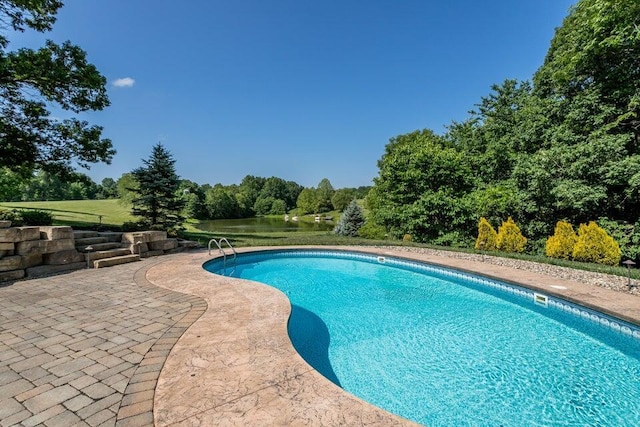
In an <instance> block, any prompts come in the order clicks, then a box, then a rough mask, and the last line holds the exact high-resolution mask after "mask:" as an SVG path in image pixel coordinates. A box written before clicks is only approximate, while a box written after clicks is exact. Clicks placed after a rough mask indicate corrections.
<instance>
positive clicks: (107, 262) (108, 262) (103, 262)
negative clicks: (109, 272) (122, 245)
mask: <svg viewBox="0 0 640 427" xmlns="http://www.w3.org/2000/svg"><path fill="white" fill-rule="evenodd" d="M135 261H140V255H137V254H136V255H122V256H116V257H112V258H104V259H97V260H95V261H93V267H94V268H102V267H111V266H113V265H119V264H126V263H128V262H135Z"/></svg>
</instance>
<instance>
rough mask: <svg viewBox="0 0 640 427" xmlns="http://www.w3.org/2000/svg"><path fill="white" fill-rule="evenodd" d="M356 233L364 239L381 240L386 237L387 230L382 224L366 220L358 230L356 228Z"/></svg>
mask: <svg viewBox="0 0 640 427" xmlns="http://www.w3.org/2000/svg"><path fill="white" fill-rule="evenodd" d="M358 235H359V236H360V237H364V238H365V239H372V240H383V239H386V237H387V231H386V230H385V229H384V227H383V226H381V225H378V224H376V223H375V222H373V221H370V220H367V221H365V223H364V225H363V226H362V227H360V230H358Z"/></svg>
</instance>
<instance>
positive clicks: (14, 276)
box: [0, 270, 25, 282]
mask: <svg viewBox="0 0 640 427" xmlns="http://www.w3.org/2000/svg"><path fill="white" fill-rule="evenodd" d="M24 275H25V272H24V270H13V271H3V272H0V282H6V281H9V280H18V279H22V278H23V277H24Z"/></svg>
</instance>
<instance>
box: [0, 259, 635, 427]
mask: <svg viewBox="0 0 640 427" xmlns="http://www.w3.org/2000/svg"><path fill="white" fill-rule="evenodd" d="M305 248H306V249H308V248H309V247H305ZM256 249H267V248H252V249H243V250H239V251H238V252H246V251H249V250H256ZM322 249H338V250H348V249H351V250H355V251H359V252H367V253H372V254H378V255H385V256H398V257H403V258H410V259H415V260H419V261H425V262H429V263H433V264H437V265H442V266H447V267H453V268H458V269H463V270H466V271H470V272H476V273H480V274H484V275H487V276H491V277H494V278H499V279H502V280H505V281H508V282H513V283H520V284H522V285H524V286H526V287H529V288H533V289H536V290H539V291H541V292H543V293H545V294H547V295H556V296H559V297H562V298H565V299H567V300H570V301H573V302H578V303H581V304H584V305H586V306H588V307H592V308H596V309H598V310H600V311H603V312H606V313H610V314H615V315H616V316H617V317H621V318H623V319H625V320H627V321H630V322H632V323H635V324H638V325H640V297H637V296H633V295H630V294H626V293H622V292H616V291H612V290H608V289H604V288H599V287H595V286H590V285H585V284H582V283H576V282H572V281H569V280H562V279H557V278H553V277H550V276H547V275H543V274H539V273H533V272H527V271H522V270H515V269H512V268H507V267H501V266H497V265H492V264H488V263H483V262H479V261H478V262H476V261H469V260H461V259H455V258H447V257H440V256H434V255H428V254H419V253H407V252H403V251H399V250H393V249H374V248H364V247H353V248H346V247H336V248H331V247H326V246H324V247H322ZM210 258H211V257H210V256H209V255H208V253H207V252H206V251H199V252H190V253H185V254H177V255H168V256H163V257H160V258H152V259H146V260H143V261H142V262H139V263H132V264H126V265H122V266H115V267H110V268H108V269H99V270H81V271H75V272H72V273H68V274H63V275H59V276H52V277H47V278H42V279H31V280H24V281H19V282H15V283H13V284H10V285H6V286H0V425H1V426H9V425H24V426H35V425H47V426H72V425H90V426H98V425H104V426H113V425H117V426H143V425H154V424H155V425H158V426H165V425H184V426H218V425H222V426H226V425H229V426H234V425H252V426H255V425H287V426H288V425H322V426H334V425H335V426H338V425H379V426H400V425H407V426H408V425H415V424H413V423H411V422H410V421H407V420H405V419H402V418H400V417H397V416H395V415H392V414H389V413H388V412H386V411H383V410H381V409H378V408H376V407H374V406H372V405H370V404H368V403H366V402H364V401H362V400H360V399H358V398H356V397H354V396H352V395H350V394H348V393H346V392H344V391H343V390H342V389H340V388H339V387H337V386H335V385H334V384H333V383H331V382H330V381H328V380H327V379H325V378H324V377H322V376H321V375H320V374H319V373H317V372H316V371H315V370H314V369H313V368H311V367H310V366H309V365H308V364H307V363H306V362H305V361H304V360H303V359H302V358H301V357H300V356H299V355H298V354H297V352H296V351H295V349H294V348H293V346H292V344H291V342H290V340H289V337H288V335H287V320H288V317H289V313H290V305H289V302H288V300H287V298H286V297H285V295H284V294H282V293H281V292H280V291H278V290H276V289H274V288H271V287H269V286H265V285H262V284H259V283H255V282H250V281H244V280H239V279H231V278H227V277H221V276H216V275H213V274H210V273H208V272H206V271H205V270H204V269H202V264H203V263H204V262H205V261H207V260H208V259H210Z"/></svg>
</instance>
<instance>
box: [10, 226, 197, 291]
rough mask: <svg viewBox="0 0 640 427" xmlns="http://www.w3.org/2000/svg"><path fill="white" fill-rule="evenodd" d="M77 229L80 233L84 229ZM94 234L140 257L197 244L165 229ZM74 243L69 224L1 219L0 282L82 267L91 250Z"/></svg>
mask: <svg viewBox="0 0 640 427" xmlns="http://www.w3.org/2000/svg"><path fill="white" fill-rule="evenodd" d="M77 233H78V235H79V236H80V235H81V234H83V233H86V232H77ZM94 235H98V236H100V237H102V238H104V240H105V241H108V242H112V243H117V245H119V246H120V248H127V249H129V251H130V253H131V254H137V255H139V256H140V257H143V258H144V257H149V256H157V255H164V254H168V253H174V252H179V251H182V250H184V249H188V248H193V247H197V246H198V244H197V243H195V242H190V241H179V240H178V239H171V238H168V237H167V233H166V232H164V231H141V232H135V233H94ZM79 240H81V239H79ZM85 240H86V239H85ZM78 243H79V242H78ZM76 244H77V242H76V238H75V235H74V231H73V229H72V228H71V227H67V226H46V227H44V226H43V227H11V222H10V221H0V282H4V281H9V280H18V279H22V278H24V277H35V276H43V275H48V274H53V273H59V272H64V271H68V270H75V269H80V268H85V267H87V266H88V265H89V264H88V262H87V258H89V260H91V254H90V253H89V252H88V251H86V249H85V250H83V248H84V247H83V246H76ZM117 245H115V246H117ZM78 248H80V249H81V250H82V251H79V250H78ZM121 252H122V250H121V249H120V253H121ZM105 256H107V255H105Z"/></svg>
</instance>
